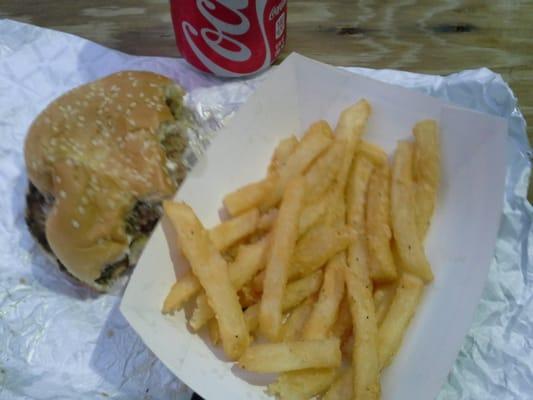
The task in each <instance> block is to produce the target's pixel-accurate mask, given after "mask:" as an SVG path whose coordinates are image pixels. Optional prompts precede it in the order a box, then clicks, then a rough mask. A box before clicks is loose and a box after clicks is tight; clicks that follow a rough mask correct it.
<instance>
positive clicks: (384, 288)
mask: <svg viewBox="0 0 533 400" xmlns="http://www.w3.org/2000/svg"><path fill="white" fill-rule="evenodd" d="M395 294H396V282H391V283H386V284H383V285H380V286H378V287H376V288H374V296H373V297H374V307H375V309H376V320H377V322H378V327H379V326H381V323H382V322H383V319H385V315H386V314H387V311H388V310H389V307H390V305H391V303H392V299H393V298H394V295H395Z"/></svg>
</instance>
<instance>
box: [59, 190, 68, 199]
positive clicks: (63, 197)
mask: <svg viewBox="0 0 533 400" xmlns="http://www.w3.org/2000/svg"><path fill="white" fill-rule="evenodd" d="M59 196H60V197H61V198H62V199H66V198H67V192H65V191H64V190H60V191H59Z"/></svg>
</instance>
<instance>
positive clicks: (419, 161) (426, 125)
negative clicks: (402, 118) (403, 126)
mask: <svg viewBox="0 0 533 400" xmlns="http://www.w3.org/2000/svg"><path fill="white" fill-rule="evenodd" d="M413 134H414V136H415V146H414V160H413V164H414V171H413V173H414V180H415V182H416V185H415V200H416V208H415V212H416V225H417V231H418V236H419V237H420V238H421V240H424V238H425V237H426V232H427V230H428V228H429V225H430V223H431V216H432V215H433V211H434V210H435V203H436V201H437V189H438V187H439V183H440V175H441V171H440V143H439V132H438V127H437V122H436V121H434V120H425V121H420V122H419V123H417V124H416V125H415V127H414V128H413Z"/></svg>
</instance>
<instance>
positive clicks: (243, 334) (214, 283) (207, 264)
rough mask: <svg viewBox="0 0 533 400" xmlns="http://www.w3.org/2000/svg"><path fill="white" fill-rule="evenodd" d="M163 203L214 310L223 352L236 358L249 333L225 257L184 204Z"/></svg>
mask: <svg viewBox="0 0 533 400" xmlns="http://www.w3.org/2000/svg"><path fill="white" fill-rule="evenodd" d="M163 207H164V209H165V213H166V214H167V216H168V217H169V219H170V221H171V222H172V225H173V227H174V229H175V230H176V233H177V235H178V238H179V242H180V245H181V246H180V248H181V251H182V252H183V254H184V255H185V257H186V258H187V260H189V263H190V264H191V268H192V271H193V273H194V275H195V276H196V277H197V278H198V280H199V281H200V284H201V285H202V287H203V288H204V290H205V292H206V294H207V298H208V300H209V304H210V305H211V306H212V307H213V308H214V310H215V313H216V316H217V320H218V324H219V329H220V336H221V339H222V346H223V348H224V352H225V353H226V355H227V356H228V357H229V358H230V359H236V358H238V357H239V356H240V355H241V354H242V353H243V351H244V350H245V349H246V347H247V346H248V343H249V340H250V337H249V335H248V331H247V329H246V325H245V322H244V316H243V312H242V309H241V305H240V304H239V299H238V298H237V294H236V293H235V289H234V288H233V286H232V285H231V282H230V279H229V273H228V267H227V264H226V261H225V260H224V259H223V258H222V256H221V255H220V253H219V252H218V250H217V249H216V247H215V245H214V244H213V242H212V241H211V240H210V238H209V234H208V232H207V230H205V228H204V227H203V226H202V224H201V222H200V221H199V220H198V218H197V217H196V215H195V214H194V211H193V210H192V209H191V208H190V207H189V206H188V205H186V204H184V203H174V202H170V201H165V202H164V203H163Z"/></svg>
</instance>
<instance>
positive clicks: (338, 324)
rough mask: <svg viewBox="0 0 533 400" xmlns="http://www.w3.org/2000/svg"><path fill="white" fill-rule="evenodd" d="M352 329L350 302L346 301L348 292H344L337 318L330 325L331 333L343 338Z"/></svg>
mask: <svg viewBox="0 0 533 400" xmlns="http://www.w3.org/2000/svg"><path fill="white" fill-rule="evenodd" d="M351 329H352V314H351V313H350V303H349V302H348V294H347V293H346V292H345V293H344V297H343V298H342V300H341V304H339V312H338V313H337V319H336V320H335V323H334V324H333V326H332V327H331V334H332V335H333V336H335V337H338V338H340V339H343V338H344V337H345V336H346V335H347V334H348V333H349V332H350V330H351Z"/></svg>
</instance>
